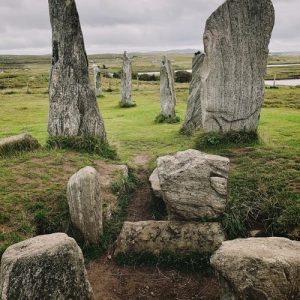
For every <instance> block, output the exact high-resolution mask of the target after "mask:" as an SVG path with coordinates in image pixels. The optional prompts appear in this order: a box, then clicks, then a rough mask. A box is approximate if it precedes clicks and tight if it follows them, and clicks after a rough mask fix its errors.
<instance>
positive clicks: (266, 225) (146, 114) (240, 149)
mask: <svg viewBox="0 0 300 300" xmlns="http://www.w3.org/2000/svg"><path fill="white" fill-rule="evenodd" d="M47 59H48V58H43V57H42V58H39V57H37V58H35V59H33V60H32V61H30V58H23V62H22V63H21V64H20V65H22V66H23V67H24V66H27V64H28V65H29V66H30V70H27V71H26V70H25V69H26V68H25V69H24V70H23V71H20V73H17V77H13V78H5V80H3V78H4V77H3V76H6V75H7V73H4V74H0V75H1V77H0V84H2V88H1V90H0V137H5V136H10V135H13V134H18V133H21V132H29V133H31V134H32V135H33V136H35V137H36V138H37V139H38V140H39V141H40V143H42V144H43V145H45V141H46V139H47V114H48V95H47V84H48V77H47V74H46V69H45V68H48V65H47V63H46V62H45V60H47ZM2 63H3V61H2ZM0 64H1V63H0ZM140 64H141V65H140V66H139V68H141V69H142V68H143V67H145V66H143V61H140ZM184 64H185V62H184V60H182V61H180V60H179V61H178V66H181V65H184ZM16 65H17V64H16V62H15V61H14V60H11V63H10V64H6V65H5V66H6V67H8V66H14V68H15V67H16ZM20 65H19V67H20ZM149 66H150V65H149ZM23 67H22V68H23ZM0 68H1V67H0ZM141 69H140V70H141ZM28 78H30V84H29V90H28V89H27V80H28ZM103 80H104V88H105V89H107V88H108V86H109V79H105V78H104V79H103ZM111 86H112V89H113V91H112V92H107V91H105V95H104V97H103V98H99V99H98V102H99V106H100V108H101V113H102V115H103V117H104V120H105V126H106V129H107V132H108V137H109V141H110V143H111V144H112V145H113V146H115V147H116V148H117V151H118V155H119V160H120V162H125V163H128V164H129V165H131V166H133V167H135V157H136V156H137V155H145V156H147V157H149V158H150V160H151V162H150V164H149V166H148V168H149V169H152V168H153V167H154V165H155V164H154V162H155V159H156V157H157V156H160V155H164V154H168V153H174V152H176V151H179V150H185V149H189V148H194V147H195V144H196V141H197V140H199V138H201V136H202V135H203V134H202V133H201V132H197V133H195V134H194V135H193V136H190V137H186V136H182V135H180V134H179V133H178V132H179V129H180V127H181V125H182V122H181V123H179V124H156V123H155V122H154V119H155V117H156V115H158V114H159V112H160V104H159V83H158V82H150V83H149V82H148V83H147V82H142V83H141V85H140V88H139V90H137V85H136V82H134V86H133V99H134V101H135V102H136V104H137V106H136V107H134V108H131V109H121V108H119V107H118V102H119V100H120V91H119V86H120V82H119V81H118V80H115V79H114V80H111ZM176 93H177V98H178V105H177V114H178V116H180V118H181V120H183V118H184V114H185V110H186V100H187V96H188V84H176ZM299 108H300V88H289V87H280V88H278V89H270V88H268V89H266V97H265V105H264V109H263V111H262V115H261V122H260V127H259V134H260V138H261V142H260V143H259V144H252V145H220V146H218V147H213V148H210V147H208V148H203V149H201V150H203V151H207V152H210V153H216V154H221V155H226V156H228V157H229V158H230V159H231V171H230V172H231V173H230V197H229V204H228V209H227V212H226V218H225V221H224V225H225V227H226V231H227V233H228V236H229V237H230V238H235V237H239V236H247V234H248V231H249V230H250V229H263V230H264V232H265V233H266V234H267V235H273V234H274V235H283V236H286V235H289V236H291V237H293V238H298V239H299V235H298V236H297V233H296V231H297V229H298V230H299V227H300V172H299V171H300V159H299V158H300V111H299ZM99 159H101V157H99V156H96V155H88V154H84V153H75V152H72V151H63V150H48V149H45V148H43V149H40V150H38V151H35V152H32V153H26V154H20V155H17V156H13V157H7V158H3V159H1V160H0V205H1V206H0V207H1V208H0V254H1V252H3V251H4V249H5V248H6V247H7V246H8V245H10V244H12V243H14V242H17V241H19V240H22V239H24V238H28V237H30V236H33V235H35V234H37V233H39V230H38V229H39V224H40V220H41V219H43V220H44V223H45V222H46V223H47V228H46V230H45V232H52V231H57V230H64V229H65V226H66V223H67V222H68V212H67V204H66V198H65V188H66V183H67V180H68V178H69V176H71V175H72V173H74V172H75V171H76V170H78V169H79V168H81V167H83V166H86V165H94V164H95V161H96V160H99ZM45 220H46V221H45Z"/></svg>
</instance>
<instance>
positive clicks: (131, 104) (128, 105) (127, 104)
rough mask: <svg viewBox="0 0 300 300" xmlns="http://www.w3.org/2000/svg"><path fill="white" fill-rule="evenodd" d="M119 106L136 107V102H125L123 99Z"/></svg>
mask: <svg viewBox="0 0 300 300" xmlns="http://www.w3.org/2000/svg"><path fill="white" fill-rule="evenodd" d="M119 106H120V107H121V108H131V107H136V103H123V102H122V101H120V102H119Z"/></svg>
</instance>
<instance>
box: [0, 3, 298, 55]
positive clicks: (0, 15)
mask: <svg viewBox="0 0 300 300" xmlns="http://www.w3.org/2000/svg"><path fill="white" fill-rule="evenodd" d="M76 2H77V8H78V11H79V15H80V19H81V26H82V29H83V33H84V38H85V44H86V49H87V52H88V54H93V53H107V52H114V53H117V52H122V51H123V50H128V51H149V50H169V49H186V48H193V49H202V36H203V31H204V26H205V22H206V19H207V18H208V17H209V15H210V14H211V13H212V12H213V11H214V10H215V9H216V8H217V7H218V6H219V5H220V4H221V3H223V2H224V1H223V0H127V1H124V0H77V1H76ZM273 3H274V6H275V10H276V22H275V28H274V31H273V36H272V40H271V45H270V50H271V51H272V52H277V51H300V16H299V12H300V0H273ZM50 52H51V29H50V23H49V16H48V1H47V0H0V54H48V53H50Z"/></svg>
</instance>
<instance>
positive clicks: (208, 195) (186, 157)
mask: <svg viewBox="0 0 300 300" xmlns="http://www.w3.org/2000/svg"><path fill="white" fill-rule="evenodd" d="M157 168H158V176H159V182H160V186H161V190H162V194H163V200H164V202H165V203H166V206H167V210H168V214H169V219H170V220H201V219H204V220H214V219H217V218H219V217H221V216H222V214H223V213H224V210H225V206H226V200H227V179H228V172H229V159H228V158H225V157H221V156H216V155H208V154H205V153H202V152H200V151H197V150H187V151H184V152H178V153H177V154H176V155H174V156H171V155H168V156H164V157H160V158H158V159H157Z"/></svg>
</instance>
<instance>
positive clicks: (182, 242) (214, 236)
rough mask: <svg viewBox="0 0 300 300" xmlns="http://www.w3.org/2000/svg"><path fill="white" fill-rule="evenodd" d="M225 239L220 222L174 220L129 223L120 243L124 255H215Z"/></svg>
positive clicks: (126, 224) (120, 249) (118, 245)
mask: <svg viewBox="0 0 300 300" xmlns="http://www.w3.org/2000/svg"><path fill="white" fill-rule="evenodd" d="M224 240H225V236H224V232H223V230H222V226H221V224H219V223H194V222H172V221H142V222H135V223H133V222H125V223H124V225H123V228H122V231H121V233H120V235H119V238H118V240H117V242H116V245H117V246H116V250H115V255H118V254H120V253H140V252H141V253H142V252H148V253H152V254H155V255H158V254H159V253H161V252H173V253H185V252H191V251H197V252H202V253H212V252H214V251H215V250H216V249H218V248H219V246H220V245H221V243H222V242H223V241H224Z"/></svg>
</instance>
